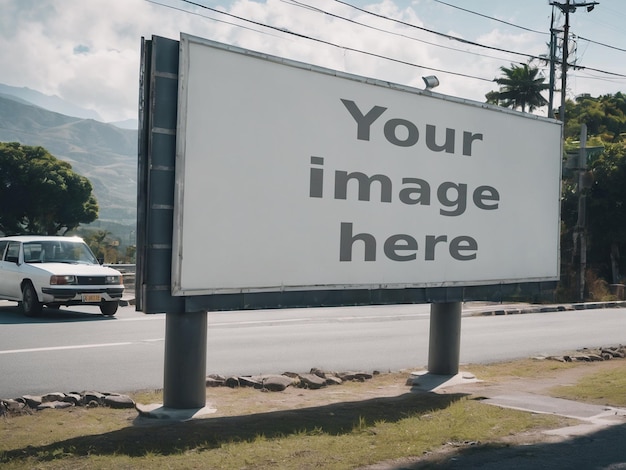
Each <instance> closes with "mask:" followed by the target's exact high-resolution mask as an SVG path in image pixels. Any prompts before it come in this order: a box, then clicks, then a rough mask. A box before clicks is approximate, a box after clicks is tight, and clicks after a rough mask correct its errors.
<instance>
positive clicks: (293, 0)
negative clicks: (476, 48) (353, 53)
mask: <svg viewBox="0 0 626 470" xmlns="http://www.w3.org/2000/svg"><path fill="white" fill-rule="evenodd" d="M280 1H281V2H283V3H286V4H287V5H292V6H296V7H300V8H305V9H307V10H311V11H313V12H316V13H321V14H324V15H327V16H330V17H332V18H336V19H339V20H342V21H347V22H349V23H352V24H356V25H358V26H362V27H364V28H368V29H372V30H374V31H379V32H382V33H386V34H391V35H394V36H399V37H402V38H405V39H409V40H411V41H417V42H420V43H422V44H428V45H429V46H434V47H439V48H441V49H446V50H450V51H456V52H461V53H464V54H472V55H475V56H478V57H485V58H488V59H494V60H501V61H503V62H510V59H504V58H502V57H494V56H490V55H487V54H480V53H478V52H473V51H468V50H464V49H458V48H456V47H450V46H444V45H443V44H437V43H435V42H430V41H425V40H423V39H419V38H416V37H413V36H408V35H406V34H403V33H398V32H396V31H389V30H388V29H383V28H379V27H377V26H372V25H368V24H365V23H361V22H360V21H356V20H353V19H351V18H346V17H344V16H341V15H337V14H335V13H331V12H329V11H326V10H323V9H321V8H318V7H315V6H313V5H308V4H306V3H302V2H299V1H298V0H280Z"/></svg>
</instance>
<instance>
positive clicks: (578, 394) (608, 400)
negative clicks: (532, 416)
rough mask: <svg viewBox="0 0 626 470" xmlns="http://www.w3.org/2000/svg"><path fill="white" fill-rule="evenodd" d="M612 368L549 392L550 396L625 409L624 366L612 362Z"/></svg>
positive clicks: (620, 363) (623, 364) (625, 384)
mask: <svg viewBox="0 0 626 470" xmlns="http://www.w3.org/2000/svg"><path fill="white" fill-rule="evenodd" d="M611 365H612V366H613V367H611V368H610V369H607V370H602V371H600V372H597V373H594V374H591V375H587V376H585V377H583V378H581V379H580V380H579V381H578V382H577V383H576V384H573V385H561V386H558V387H554V388H552V389H551V390H550V392H551V394H552V395H554V396H556V397H560V398H568V399H570V400H577V401H583V402H586V403H595V404H598V405H608V406H614V407H626V393H625V392H624V390H626V364H625V363H624V362H623V361H614V362H612V364H611Z"/></svg>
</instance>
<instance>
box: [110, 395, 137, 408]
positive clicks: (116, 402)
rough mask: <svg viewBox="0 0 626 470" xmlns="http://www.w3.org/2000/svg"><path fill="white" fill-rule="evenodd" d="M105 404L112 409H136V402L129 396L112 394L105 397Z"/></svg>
mask: <svg viewBox="0 0 626 470" xmlns="http://www.w3.org/2000/svg"><path fill="white" fill-rule="evenodd" d="M104 404H105V405H107V406H110V407H111V408H134V407H135V402H134V401H133V399H132V398H130V397H129V396H128V395H118V394H111V395H107V396H105V397H104Z"/></svg>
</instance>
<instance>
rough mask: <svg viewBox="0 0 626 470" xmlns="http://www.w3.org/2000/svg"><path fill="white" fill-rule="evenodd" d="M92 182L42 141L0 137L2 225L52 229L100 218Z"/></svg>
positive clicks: (16, 230) (12, 229) (28, 230)
mask: <svg viewBox="0 0 626 470" xmlns="http://www.w3.org/2000/svg"><path fill="white" fill-rule="evenodd" d="M92 191H93V188H92V185H91V182H90V181H89V180H88V179H87V178H85V177H84V176H81V175H78V174H77V173H75V172H74V171H73V170H72V166H71V165H70V164H69V163H67V162H64V161H61V160H58V159H57V158H55V157H54V156H53V155H51V154H50V153H49V152H48V151H47V150H46V149H44V148H43V147H31V146H26V145H21V144H20V143H18V142H10V143H2V142H0V231H2V232H3V233H4V234H5V235H19V234H45V235H56V234H58V233H59V232H61V231H62V233H65V232H67V231H69V230H72V229H74V228H76V227H78V225H79V224H81V223H90V222H93V221H94V220H96V219H97V218H98V202H97V201H96V198H95V197H94V195H93V193H92Z"/></svg>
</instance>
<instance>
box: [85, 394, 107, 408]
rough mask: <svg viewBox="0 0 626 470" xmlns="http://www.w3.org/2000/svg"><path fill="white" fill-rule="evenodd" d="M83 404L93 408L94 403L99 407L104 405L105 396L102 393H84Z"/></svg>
mask: <svg viewBox="0 0 626 470" xmlns="http://www.w3.org/2000/svg"><path fill="white" fill-rule="evenodd" d="M81 402H82V403H84V404H86V405H88V406H93V402H95V403H96V404H97V405H102V404H103V403H104V394H103V393H100V392H83V393H82V399H81Z"/></svg>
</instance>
